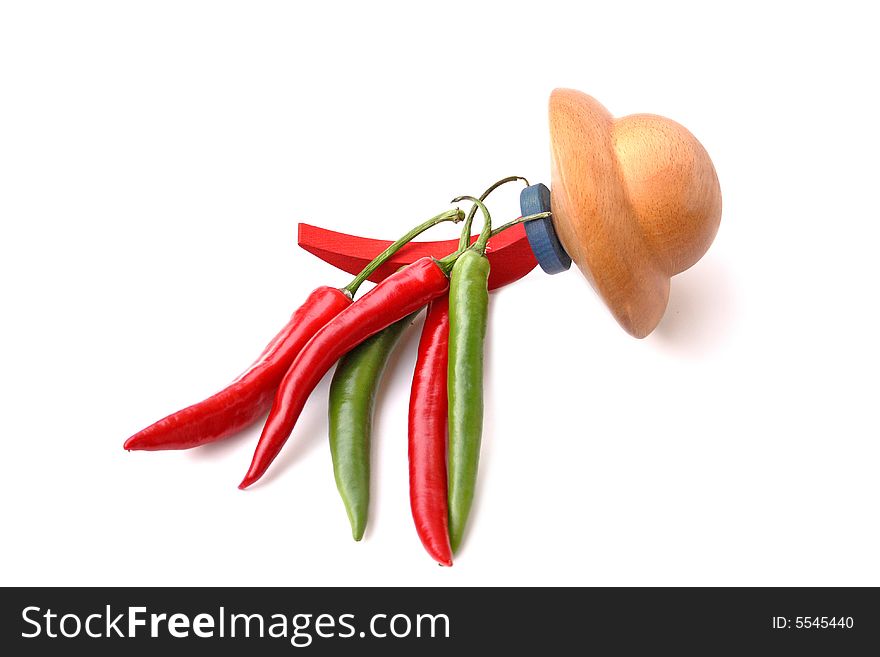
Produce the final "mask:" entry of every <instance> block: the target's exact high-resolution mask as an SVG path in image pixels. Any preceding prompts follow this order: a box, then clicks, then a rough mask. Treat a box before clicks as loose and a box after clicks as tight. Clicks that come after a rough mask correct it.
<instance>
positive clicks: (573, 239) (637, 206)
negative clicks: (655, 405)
mask: <svg viewBox="0 0 880 657" xmlns="http://www.w3.org/2000/svg"><path fill="white" fill-rule="evenodd" d="M550 142H551V151H552V166H553V170H552V185H551V207H552V211H553V226H554V228H555V229H556V232H557V234H558V236H559V240H560V241H561V242H562V246H564V247H565V250H566V251H567V252H568V254H569V255H570V256H571V259H572V260H573V261H574V262H575V263H576V264H577V266H578V267H579V268H580V270H581V271H582V272H583V274H584V276H586V278H587V280H588V281H589V282H590V283H591V284H592V286H593V287H594V288H595V289H596V291H597V292H598V293H599V296H601V297H602V299H603V300H604V301H605V303H606V304H607V305H608V307H609V308H610V309H611V312H612V313H613V314H614V317H615V318H616V319H617V321H618V322H619V323H620V325H621V326H622V327H623V328H624V329H626V331H627V332H628V333H630V334H631V335H633V336H635V337H637V338H643V337H645V336H646V335H648V334H649V333H650V332H651V331H653V330H654V327H656V326H657V324H658V323H659V322H660V319H661V318H662V317H663V312H664V311H665V310H666V303H667V301H668V299H669V280H670V278H671V277H672V276H674V275H675V274H678V273H680V272H682V271H684V270H685V269H687V268H688V267H690V266H691V265H693V264H694V263H695V262H697V260H699V259H700V258H701V257H702V256H703V254H704V253H705V252H706V249H708V248H709V245H710V244H711V243H712V240H713V239H714V237H715V233H716V232H717V231H718V224H719V222H720V221H721V188H720V186H719V184H718V177H717V175H716V174H715V167H713V166H712V161H711V160H710V159H709V155H708V154H707V153H706V150H705V149H704V148H703V146H702V145H701V144H700V142H698V141H697V140H696V138H695V137H694V136H693V135H692V134H691V133H690V132H688V131H687V129H685V128H684V127H683V126H681V125H679V124H678V123H676V122H675V121H672V120H670V119H666V118H663V117H662V116H655V115H652V114H633V115H630V116H625V117H623V118H619V119H615V118H613V117H612V116H611V114H610V113H609V112H608V110H606V109H605V108H604V107H603V106H602V105H600V104H599V102H597V101H596V100H595V99H594V98H592V97H590V96H588V95H586V94H584V93H581V92H579V91H575V90H573V89H556V90H555V91H553V93H552V94H551V95H550Z"/></svg>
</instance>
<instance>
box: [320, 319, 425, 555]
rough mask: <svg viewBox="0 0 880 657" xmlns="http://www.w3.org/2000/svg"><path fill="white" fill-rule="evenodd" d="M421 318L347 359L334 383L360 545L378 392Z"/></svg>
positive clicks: (340, 475) (342, 464)
mask: <svg viewBox="0 0 880 657" xmlns="http://www.w3.org/2000/svg"><path fill="white" fill-rule="evenodd" d="M415 315H416V313H414V314H412V315H409V316H408V317H405V318H404V319H402V320H400V321H399V322H395V323H394V324H391V325H390V326H389V327H388V328H386V329H384V330H382V331H380V332H379V333H377V334H376V335H374V336H372V337H371V338H368V339H367V340H365V341H364V342H362V343H361V344H360V345H358V346H357V347H355V348H354V349H352V350H351V351H350V352H348V354H346V355H345V356H344V357H343V358H342V359H341V360H340V361H339V365H338V366H337V367H336V372H335V373H334V375H333V381H332V383H331V384H330V404H329V415H330V454H331V456H332V458H333V474H334V476H335V478H336V488H337V489H338V490H339V494H340V495H341V496H342V501H343V503H344V504H345V510H346V512H347V513H348V520H349V522H350V523H351V535H352V537H354V540H356V541H359V540H361V538H362V537H363V535H364V530H365V529H366V526H367V511H368V508H369V504H370V432H371V429H372V425H373V406H374V403H375V400H376V390H377V389H378V387H379V382H380V381H381V380H382V373H383V372H384V371H385V366H386V365H387V363H388V357H389V356H390V355H391V352H392V351H393V350H394V346H395V345H396V344H397V341H398V340H399V339H400V336H401V335H402V334H403V330H404V329H405V328H406V327H407V326H409V325H410V324H411V323H412V320H413V319H414V318H415Z"/></svg>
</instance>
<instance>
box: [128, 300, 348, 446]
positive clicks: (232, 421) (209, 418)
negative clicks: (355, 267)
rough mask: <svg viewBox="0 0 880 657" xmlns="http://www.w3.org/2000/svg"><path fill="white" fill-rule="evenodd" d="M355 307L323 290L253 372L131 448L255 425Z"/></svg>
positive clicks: (149, 431)
mask: <svg viewBox="0 0 880 657" xmlns="http://www.w3.org/2000/svg"><path fill="white" fill-rule="evenodd" d="M350 305H351V298H350V297H349V296H348V295H347V294H346V293H345V292H343V291H342V290H339V289H337V288H333V287H326V286H324V287H319V288H318V289H317V290H315V291H314V292H312V293H311V294H310V295H309V296H308V298H307V299H306V301H305V303H304V304H303V305H302V306H300V307H299V309H298V310H297V311H296V312H295V313H294V314H293V316H292V317H291V318H290V321H289V322H287V325H286V326H285V327H284V328H283V329H281V331H280V332H279V333H278V335H276V336H275V337H274V338H273V339H272V341H271V342H270V343H269V344H268V346H267V347H266V348H265V349H264V350H263V353H262V354H261V355H260V357H259V358H258V359H257V361H256V362H255V363H254V364H253V365H251V366H250V367H249V368H248V369H247V371H245V372H244V373H243V374H241V375H240V376H239V377H238V378H237V379H235V381H233V382H232V383H231V384H230V385H229V386H227V387H226V388H224V389H223V390H221V391H220V392H218V393H217V394H215V395H212V396H211V397H208V398H207V399H205V400H204V401H201V402H199V403H198V404H193V405H192V406H188V407H187V408H184V409H183V410H181V411H177V412H176V413H172V414H171V415H169V416H168V417H166V418H163V419H161V420H159V421H158V422H156V423H154V424H151V425H150V426H148V427H147V428H146V429H143V430H142V431H139V432H138V433H136V434H135V435H133V436H132V437H131V438H129V439H128V440H126V441H125V445H124V447H125V449H142V450H159V449H187V448H189V447H198V446H199V445H204V444H206V443H210V442H213V441H215V440H220V439H222V438H226V437H227V436H230V435H232V434H234V433H236V432H238V431H241V430H242V429H244V428H245V427H247V426H249V425H250V424H253V422H255V421H256V420H257V419H258V418H259V417H260V416H261V415H262V414H263V413H265V412H266V411H267V410H268V409H269V407H270V406H271V404H272V399H273V398H274V396H275V389H276V388H277V387H278V384H279V383H280V381H281V379H282V378H283V377H284V374H285V373H286V372H287V370H288V368H289V367H290V364H291V363H292V362H293V359H294V358H295V357H296V355H297V354H298V353H299V352H300V351H301V350H302V348H303V347H304V346H305V344H306V343H307V342H308V341H309V340H310V339H311V337H312V336H313V335H315V333H316V332H317V331H318V329H319V328H321V327H322V326H324V325H325V324H326V323H327V322H329V321H330V320H331V319H333V318H334V317H336V315H338V314H339V313H340V312H342V310H344V309H345V308H348V307H349V306H350Z"/></svg>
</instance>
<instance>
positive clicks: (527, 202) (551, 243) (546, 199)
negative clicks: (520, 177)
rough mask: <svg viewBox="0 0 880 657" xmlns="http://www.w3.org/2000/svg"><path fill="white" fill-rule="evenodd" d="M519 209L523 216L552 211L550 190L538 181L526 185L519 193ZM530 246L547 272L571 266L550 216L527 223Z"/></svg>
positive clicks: (556, 272)
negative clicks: (535, 183) (534, 183)
mask: <svg viewBox="0 0 880 657" xmlns="http://www.w3.org/2000/svg"><path fill="white" fill-rule="evenodd" d="M519 209H520V212H521V213H522V216H523V217H527V216H528V215H530V214H538V213H540V212H550V190H549V189H547V186H546V185H542V184H541V183H538V184H537V185H531V186H529V187H526V188H525V189H524V190H522V192H520V195H519ZM525 228H526V236H527V237H528V238H529V246H531V247H532V253H534V254H535V258H536V259H537V261H538V264H539V265H541V269H543V270H544V272H545V273H547V274H559V273H560V272H564V271H567V270H568V269H569V268H570V267H571V258H570V257H569V255H568V254H567V253H566V252H565V249H563V248H562V244H561V243H560V242H559V237H558V236H557V235H556V229H555V228H553V221H552V219H551V218H550V217H547V218H545V219H535V220H534V221H527V222H526V223H525Z"/></svg>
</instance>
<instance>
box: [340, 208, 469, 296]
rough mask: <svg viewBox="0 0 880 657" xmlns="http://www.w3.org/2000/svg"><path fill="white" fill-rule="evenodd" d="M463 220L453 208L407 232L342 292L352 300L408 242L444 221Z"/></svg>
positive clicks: (458, 209) (461, 214) (457, 210)
mask: <svg viewBox="0 0 880 657" xmlns="http://www.w3.org/2000/svg"><path fill="white" fill-rule="evenodd" d="M463 219H464V212H463V211H462V210H461V209H460V208H455V209H453V210H447V211H446V212H442V213H440V214H438V215H436V216H434V217H431V218H430V219H428V220H427V221H426V222H424V223H422V224H419V225H418V226H416V227H415V228H413V229H412V230H411V231H409V232H408V233H407V234H406V235H404V236H403V237H401V238H400V239H399V240H397V241H396V242H393V243H392V244H391V245H389V246H388V248H387V249H385V250H384V251H382V253H380V254H379V255H377V256H376V257H375V258H373V260H372V261H371V262H370V264H368V265H367V266H366V267H364V269H363V271H361V273H360V274H358V275H357V276H355V277H354V279H353V280H352V281H351V283H349V284H348V285H346V286H345V287H344V288H342V291H343V292H344V293H345V294H347V295H348V296H349V297H350V298H354V295H355V294H357V291H358V288H359V287H360V286H361V283H363V282H364V281H365V280H367V279H368V278H369V277H370V276H371V275H372V274H373V272H374V271H376V270H377V269H378V268H379V267H381V266H382V265H383V264H385V262H386V261H387V260H388V258H390V257H391V256H393V255H394V254H395V253H397V252H398V251H399V250H400V249H401V248H403V247H404V246H406V245H407V244H408V243H409V242H411V241H412V240H414V239H415V238H416V237H418V236H419V235H421V234H422V233H424V232H425V231H426V230H428V229H429V228H431V227H433V226H436V225H437V224H440V223H443V222H444V221H451V222H453V223H456V224H457V223H458V222H459V221H461V220H463Z"/></svg>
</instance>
